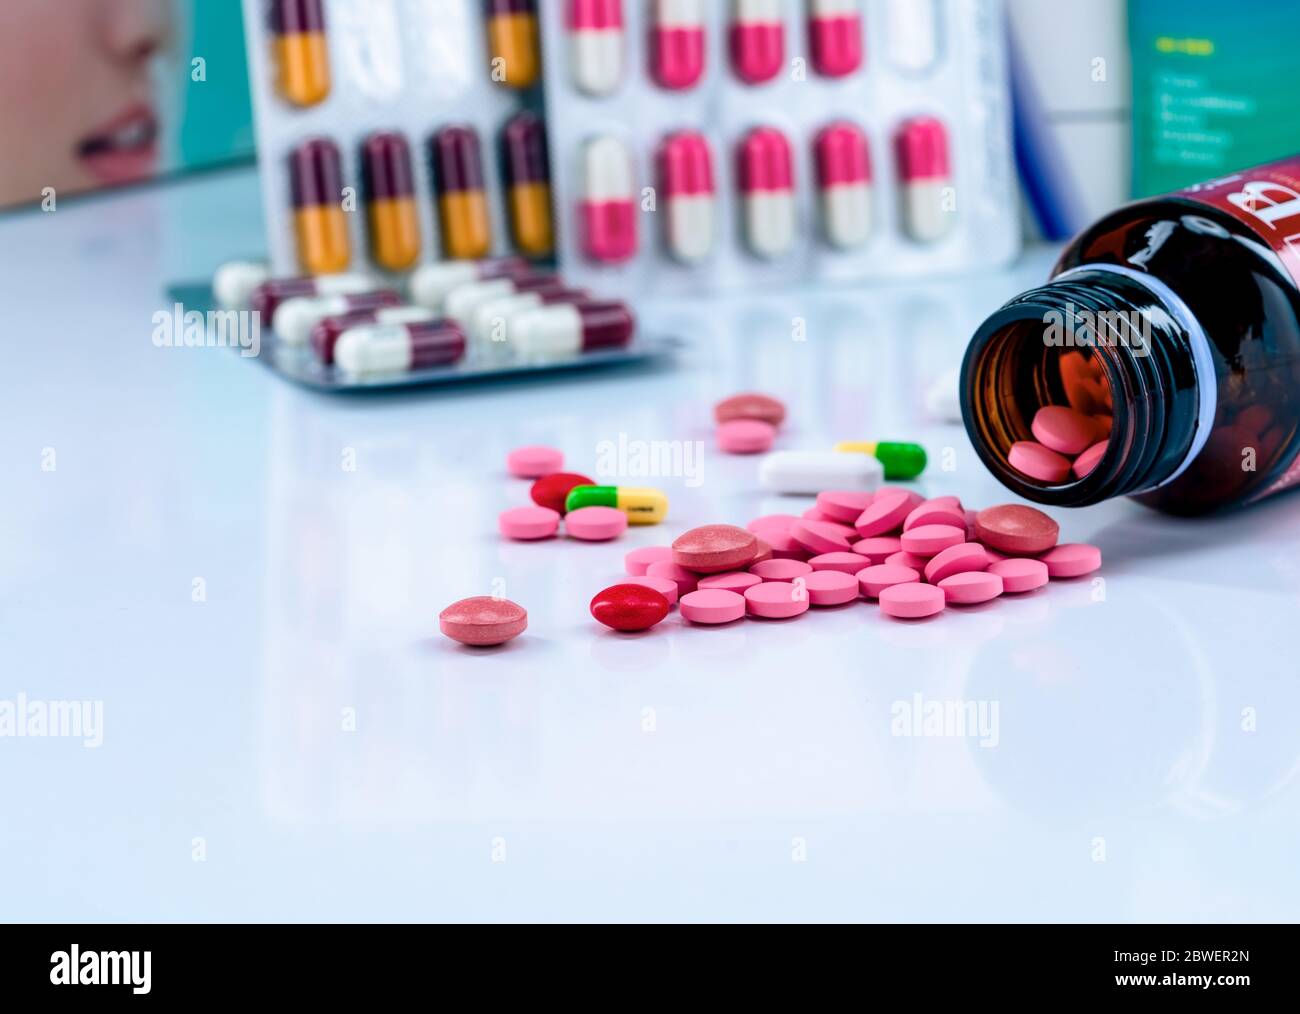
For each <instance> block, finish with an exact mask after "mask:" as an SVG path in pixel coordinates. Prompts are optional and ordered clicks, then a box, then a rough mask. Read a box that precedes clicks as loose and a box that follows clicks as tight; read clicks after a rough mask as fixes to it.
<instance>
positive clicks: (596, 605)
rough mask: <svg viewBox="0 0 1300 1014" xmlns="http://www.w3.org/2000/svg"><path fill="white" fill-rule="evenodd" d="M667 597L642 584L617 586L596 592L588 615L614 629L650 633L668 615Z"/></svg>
mask: <svg viewBox="0 0 1300 1014" xmlns="http://www.w3.org/2000/svg"><path fill="white" fill-rule="evenodd" d="M668 608H669V604H668V598H667V596H665V595H662V594H660V593H659V592H657V591H655V590H654V589H653V588H647V587H646V586H645V585H643V584H616V585H613V586H612V587H609V588H606V589H605V590H604V591H602V592H597V593H596V596H595V598H593V599H592V600H591V615H592V616H594V617H595V618H596V619H597V620H598V621H599V622H600V623H603V624H605V626H607V627H612V628H613V629H614V630H623V631H633V630H649V629H650V628H651V627H653V626H654V625H655V624H656V623H658V622H659V621H660V620H662V619H663V618H664V617H665V616H667V615H668Z"/></svg>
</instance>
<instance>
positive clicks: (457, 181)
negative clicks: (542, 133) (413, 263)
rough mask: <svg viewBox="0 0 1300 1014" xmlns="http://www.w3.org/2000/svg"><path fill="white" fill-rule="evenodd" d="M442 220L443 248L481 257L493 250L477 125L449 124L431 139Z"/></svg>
mask: <svg viewBox="0 0 1300 1014" xmlns="http://www.w3.org/2000/svg"><path fill="white" fill-rule="evenodd" d="M430 148H431V154H432V156H433V175H434V180H435V185H436V187H437V192H438V218H439V221H440V222H441V223H442V249H443V252H444V253H445V254H446V255H447V256H448V257H450V258H452V259H453V260H477V259H478V258H480V257H486V256H487V255H488V252H489V251H490V250H491V249H492V219H491V215H490V213H489V212H488V199H487V191H486V190H485V189H484V183H483V152H482V149H481V147H480V145H479V138H478V133H477V132H476V131H475V130H474V128H473V127H465V126H458V127H446V128H444V129H443V130H440V131H438V133H436V134H435V135H434V136H433V140H432V142H430Z"/></svg>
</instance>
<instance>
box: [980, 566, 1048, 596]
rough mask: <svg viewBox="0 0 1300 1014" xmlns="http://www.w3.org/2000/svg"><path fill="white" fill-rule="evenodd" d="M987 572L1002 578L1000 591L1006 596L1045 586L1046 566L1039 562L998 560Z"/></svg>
mask: <svg viewBox="0 0 1300 1014" xmlns="http://www.w3.org/2000/svg"><path fill="white" fill-rule="evenodd" d="M988 572H989V573H990V574H996V575H997V576H998V577H1000V578H1002V590H1003V591H1005V592H1006V593H1007V594H1008V595H1018V594H1020V593H1021V592H1028V591H1033V590H1034V589H1035V588H1041V587H1043V585H1045V584H1047V577H1048V574H1047V564H1045V563H1043V562H1042V561H1041V560H1029V559H1024V558H1019V559H1013V560H999V561H998V562H997V563H995V564H992V565H990V567H989V570H988Z"/></svg>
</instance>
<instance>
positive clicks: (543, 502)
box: [528, 472, 596, 514]
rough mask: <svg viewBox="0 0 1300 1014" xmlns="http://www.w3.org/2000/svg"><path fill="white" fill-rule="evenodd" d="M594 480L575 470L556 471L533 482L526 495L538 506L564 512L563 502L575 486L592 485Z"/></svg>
mask: <svg viewBox="0 0 1300 1014" xmlns="http://www.w3.org/2000/svg"><path fill="white" fill-rule="evenodd" d="M594 485H596V483H595V481H594V480H592V479H588V478H587V477H586V476H585V475H579V474H578V473H577V472H556V473H555V474H554V475H545V476H542V478H540V479H538V480H537V481H536V482H535V483H533V488H532V489H530V490H529V491H528V495H529V496H531V497H532V498H533V503H535V504H537V506H538V507H549V508H550V509H551V510H553V511H559V512H560V513H561V514H563V513H564V502H565V501H566V500H567V499H568V498H569V492H570V490H572V489H573V488H574V487H575V486H594Z"/></svg>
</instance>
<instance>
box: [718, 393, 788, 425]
mask: <svg viewBox="0 0 1300 1014" xmlns="http://www.w3.org/2000/svg"><path fill="white" fill-rule="evenodd" d="M713 418H714V419H716V420H717V421H718V422H720V423H724V422H731V420H733V419H758V420H760V421H761V422H765V423H771V424H772V425H773V426H780V425H781V423H783V422H785V405H784V404H783V403H781V402H779V401H777V400H776V399H775V398H773V397H772V396H771V395H767V394H758V393H756V392H752V391H750V392H746V393H745V394H735V395H732V396H731V397H730V398H725V399H723V400H722V401H720V402H718V403H717V404H716V405H714V406H713Z"/></svg>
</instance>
